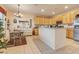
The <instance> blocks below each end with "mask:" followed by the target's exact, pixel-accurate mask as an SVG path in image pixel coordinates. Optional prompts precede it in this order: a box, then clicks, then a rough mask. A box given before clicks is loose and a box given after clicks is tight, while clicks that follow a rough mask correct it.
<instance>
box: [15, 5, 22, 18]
mask: <svg viewBox="0 0 79 59" xmlns="http://www.w3.org/2000/svg"><path fill="white" fill-rule="evenodd" d="M14 15H15V16H16V17H18V18H21V17H23V15H22V14H21V12H20V4H18V5H17V13H15V14H14Z"/></svg>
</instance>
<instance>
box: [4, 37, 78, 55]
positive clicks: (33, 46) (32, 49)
mask: <svg viewBox="0 0 79 59" xmlns="http://www.w3.org/2000/svg"><path fill="white" fill-rule="evenodd" d="M26 40H27V45H22V46H16V47H10V48H7V50H5V52H4V54H72V53H75V54H77V53H79V42H77V41H74V40H72V39H67V43H66V44H67V45H66V46H65V47H62V48H60V49H58V50H53V49H51V48H50V47H49V46H47V45H46V44H44V43H43V42H42V41H41V40H40V39H39V37H38V36H28V37H26Z"/></svg>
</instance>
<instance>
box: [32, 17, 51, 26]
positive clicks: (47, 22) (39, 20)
mask: <svg viewBox="0 0 79 59" xmlns="http://www.w3.org/2000/svg"><path fill="white" fill-rule="evenodd" d="M50 20H51V18H50V17H43V16H42V17H40V16H37V17H35V19H34V23H35V24H39V25H50V24H51V23H50V22H51V21H50Z"/></svg>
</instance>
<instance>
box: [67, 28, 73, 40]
mask: <svg viewBox="0 0 79 59" xmlns="http://www.w3.org/2000/svg"><path fill="white" fill-rule="evenodd" d="M73 33H74V32H73V29H72V28H68V29H67V30H66V37H67V38H70V39H73Z"/></svg>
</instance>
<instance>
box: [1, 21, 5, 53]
mask: <svg viewBox="0 0 79 59" xmlns="http://www.w3.org/2000/svg"><path fill="white" fill-rule="evenodd" d="M3 48H5V49H6V40H5V39H4V28H3V23H2V22H0V53H3V52H4V51H3Z"/></svg>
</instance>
